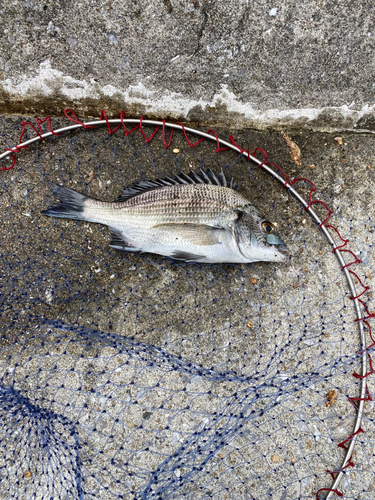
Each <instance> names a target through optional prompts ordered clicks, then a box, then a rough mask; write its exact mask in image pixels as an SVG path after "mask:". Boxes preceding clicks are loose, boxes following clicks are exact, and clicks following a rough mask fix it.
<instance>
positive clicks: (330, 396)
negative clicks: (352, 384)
mask: <svg viewBox="0 0 375 500" xmlns="http://www.w3.org/2000/svg"><path fill="white" fill-rule="evenodd" d="M326 400H327V401H326V407H327V408H330V407H331V406H332V405H333V404H335V403H336V401H337V392H336V391H334V390H333V389H332V390H331V391H328V392H327V394H326Z"/></svg>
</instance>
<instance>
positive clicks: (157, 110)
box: [0, 59, 375, 133]
mask: <svg viewBox="0 0 375 500" xmlns="http://www.w3.org/2000/svg"><path fill="white" fill-rule="evenodd" d="M67 107H71V108H73V109H74V111H75V112H76V113H77V114H78V115H79V116H80V117H82V118H84V117H98V116H99V114H100V110H101V109H103V108H104V109H105V110H106V111H107V113H108V116H113V117H117V116H118V113H119V111H120V110H121V109H124V111H125V112H126V114H127V115H128V116H141V115H145V116H147V117H148V118H151V119H154V118H159V119H160V118H165V119H167V120H173V121H178V120H180V121H184V122H189V123H193V124H200V125H206V124H207V125H210V126H225V127H228V128H231V129H241V128H254V129H260V130H262V129H263V130H264V129H271V128H272V129H276V130H284V129H308V130H312V131H320V132H330V133H334V132H343V131H350V132H362V133H375V105H372V106H371V105H368V104H366V105H364V106H362V107H361V108H360V109H358V107H356V106H355V104H354V103H351V104H349V105H347V104H345V105H342V106H336V107H324V108H304V109H283V110H281V109H268V110H266V111H260V110H257V109H255V108H254V107H253V106H252V105H251V104H249V103H244V102H241V101H240V100H238V98H237V97H236V95H235V94H234V93H233V92H231V91H230V90H229V89H228V86H227V85H221V88H220V91H219V92H217V93H216V94H215V95H214V97H213V99H212V100H211V101H207V100H204V99H201V98H198V99H191V98H189V97H186V96H184V95H182V94H179V93H175V92H169V91H167V92H166V91H165V90H155V89H149V88H147V87H146V86H145V85H144V84H143V83H139V84H138V85H136V86H128V87H127V88H126V89H119V88H116V87H114V86H113V85H105V86H100V85H99V84H98V83H97V82H96V81H95V80H90V81H88V80H77V79H75V78H73V77H71V76H69V75H66V74H63V73H62V72H61V71H59V70H57V69H55V68H53V67H52V65H51V62H50V60H49V59H47V60H46V61H44V62H42V63H41V64H40V66H39V69H38V72H37V74H36V75H34V76H32V77H30V76H26V75H25V76H24V77H23V78H21V79H20V81H19V82H18V83H15V82H14V81H12V80H11V79H6V80H4V81H2V82H0V113H3V114H39V115H47V114H48V115H57V116H58V115H61V114H62V112H63V110H64V109H65V108H67Z"/></svg>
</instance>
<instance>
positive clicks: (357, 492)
mask: <svg viewBox="0 0 375 500" xmlns="http://www.w3.org/2000/svg"><path fill="white" fill-rule="evenodd" d="M21 119H22V118H21V117H2V118H1V120H0V124H1V131H2V133H1V134H0V140H1V148H2V149H5V148H6V147H9V146H12V145H13V144H14V143H15V141H16V139H17V137H18V134H19V126H17V125H18V124H19V122H20V120H21ZM30 119H31V120H32V118H30ZM63 122H64V121H63V120H61V121H59V122H57V121H56V122H55V123H63ZM65 122H66V120H65ZM149 132H150V130H148V129H146V133H149ZM218 133H219V136H220V137H223V138H226V137H227V136H228V133H229V130H227V129H221V130H219V131H218ZM236 139H237V142H238V143H240V144H241V145H243V146H244V147H245V146H246V147H249V149H250V150H252V149H254V148H255V147H256V146H261V147H262V148H264V149H265V150H267V151H268V152H269V154H270V156H271V158H272V160H273V161H275V162H276V163H278V164H279V165H280V166H282V167H283V168H284V169H285V170H286V171H287V172H289V173H290V174H291V176H292V178H293V177H296V176H298V177H307V178H309V179H311V180H312V181H313V182H315V184H316V186H317V193H318V196H319V198H321V199H323V200H324V201H325V202H326V203H327V204H329V206H331V207H333V209H334V210H335V214H334V216H333V218H332V222H333V223H334V224H335V225H336V226H337V227H338V229H339V230H340V232H341V234H342V235H343V237H345V238H349V239H350V240H351V243H350V247H349V248H350V249H351V250H352V251H353V252H356V254H357V255H358V256H359V257H360V259H361V260H362V261H363V264H361V265H360V266H356V267H355V268H353V269H355V271H356V272H357V273H358V275H359V276H360V277H361V278H363V280H364V283H365V284H366V285H368V286H370V287H371V290H370V293H369V294H367V296H366V301H367V303H368V306H369V310H373V309H375V305H374V298H373V296H372V295H371V294H372V288H373V276H374V273H375V269H374V255H373V252H372V248H373V245H374V234H375V233H374V228H375V207H374V197H373V192H374V188H375V177H374V175H375V173H374V171H375V155H374V142H375V137H374V136H373V135H371V134H353V133H346V134H342V136H341V139H342V140H340V139H338V138H337V136H336V134H323V133H317V132H315V133H311V132H308V131H301V132H300V133H295V134H291V139H292V140H293V141H294V142H295V143H296V144H297V145H298V146H299V148H300V151H301V157H300V163H301V164H300V165H297V164H296V163H294V162H292V160H291V156H290V148H289V147H288V146H287V144H286V141H285V139H284V137H283V134H281V133H280V132H278V131H252V130H242V131H239V132H238V134H236ZM172 148H175V149H178V150H179V152H178V153H173V152H172V151H171V150H169V151H168V152H165V150H164V147H163V145H162V142H161V137H160V134H159V135H157V136H156V137H155V140H153V141H152V142H151V143H150V144H149V146H148V147H146V146H145V144H144V141H143V139H142V137H141V136H140V134H139V133H136V134H134V135H131V136H130V137H129V140H127V139H125V138H124V137H123V134H122V133H121V132H117V133H116V134H114V135H113V136H112V137H111V138H109V137H108V135H107V132H106V129H105V128H102V129H101V130H89V131H87V132H83V133H70V134H65V135H63V136H61V137H60V138H57V139H55V140H54V141H53V142H52V143H44V144H40V145H38V146H35V147H32V148H30V149H29V150H27V151H26V150H25V151H22V152H21V153H20V154H19V155H18V156H17V160H18V162H17V166H16V167H15V168H14V169H13V170H9V171H7V172H2V173H0V183H1V184H0V189H1V191H0V193H1V195H0V211H1V212H0V213H1V217H2V219H1V225H0V242H1V243H0V252H1V267H2V276H3V278H2V281H1V283H2V287H3V307H2V311H1V316H2V317H1V320H2V322H1V325H2V339H1V347H0V370H1V377H2V383H3V385H6V386H11V387H14V388H15V389H16V390H17V391H19V392H20V394H21V395H23V396H24V397H26V398H28V399H29V400H30V401H31V402H32V403H33V404H35V405H37V406H38V407H41V408H44V409H46V410H48V411H51V412H52V415H55V417H54V418H55V419H57V418H61V417H62V416H63V417H64V418H67V419H68V420H69V422H73V423H74V425H76V426H77V427H76V428H77V432H78V436H79V442H80V446H81V449H80V453H81V459H82V470H83V477H84V478H85V483H83V484H84V486H83V487H84V489H85V491H86V492H88V491H90V492H91V493H90V494H91V498H95V499H103V500H107V499H112V498H116V495H117V494H122V495H124V498H126V500H133V499H136V498H139V495H140V492H142V491H144V489H145V488H146V486H147V483H148V481H149V480H150V471H159V472H158V474H159V476H158V477H159V480H160V479H162V478H166V477H168V473H167V472H166V471H164V472H163V466H162V464H163V462H164V460H165V458H166V457H168V456H170V455H172V454H173V453H177V452H178V450H179V449H180V447H181V446H184V447H185V451H184V453H182V456H185V457H186V455H187V453H188V452H189V451H190V452H192V453H193V456H194V457H195V465H196V466H197V467H199V466H200V465H201V464H202V456H203V455H201V454H199V453H197V448H196V445H195V441H194V440H195V439H196V435H197V432H199V431H201V430H202V429H206V433H205V436H206V437H208V438H209V437H210V436H211V437H212V436H214V435H215V431H216V432H218V433H220V432H223V443H222V445H221V447H220V449H219V450H217V452H216V453H215V455H214V456H213V457H212V458H211V459H210V460H209V461H208V462H207V463H206V464H205V465H204V466H202V470H200V472H199V473H196V474H193V476H192V477H190V478H189V477H188V476H187V475H186V474H187V472H188V471H189V470H190V469H189V467H190V466H189V467H187V466H186V464H185V465H184V463H183V462H181V465H180V466H179V462H178V460H177V459H175V460H176V461H175V472H174V474H172V475H170V476H171V477H170V479H175V480H176V481H178V480H179V478H182V480H183V484H184V489H180V490H178V491H175V492H174V493H172V497H171V498H176V499H181V500H182V499H189V500H190V499H191V498H199V499H205V500H206V499H207V500H208V499H209V498H214V499H215V500H224V499H229V498H231V499H232V498H233V499H236V500H237V499H241V500H249V498H256V499H258V498H259V499H260V498H265V496H266V495H272V498H275V499H280V500H294V499H297V498H298V499H300V498H306V499H310V498H315V493H316V491H317V489H318V488H320V487H329V486H330V485H331V481H330V476H329V475H328V474H327V473H326V472H325V471H326V469H329V470H337V468H338V467H339V466H340V463H341V460H342V458H343V454H344V453H343V450H342V449H340V448H338V447H337V444H338V443H340V442H341V441H343V440H344V439H346V438H347V437H348V436H349V435H350V433H351V431H352V428H353V425H354V419H355V411H354V408H353V407H352V405H351V404H350V403H349V402H348V399H347V398H348V396H352V397H353V396H354V397H356V396H358V394H359V382H358V381H356V379H354V378H353V377H352V372H353V371H354V370H356V369H357V370H358V369H359V368H358V366H356V363H355V362H354V364H353V356H354V357H355V353H356V352H357V351H358V348H359V335H358V325H357V324H356V323H354V321H353V319H354V312H353V306H352V302H351V301H350V300H349V297H348V288H347V285H346V283H345V281H344V280H343V277H342V272H341V271H340V268H339V266H338V265H337V262H336V261H335V258H334V256H333V255H332V252H331V248H330V246H329V245H328V244H327V242H326V240H325V239H324V237H323V236H322V235H321V233H320V232H319V229H318V228H317V226H316V225H315V224H314V223H313V222H312V221H311V220H310V219H309V217H307V216H306V214H305V212H304V211H303V209H302V208H301V207H300V206H299V205H298V204H297V203H296V202H295V201H294V200H293V199H292V198H291V197H290V196H288V194H287V193H286V192H285V191H284V190H283V189H282V187H281V186H280V185H279V184H278V183H276V182H275V181H271V180H270V178H269V176H268V175H266V174H265V173H262V172H261V171H259V170H258V169H256V168H255V169H252V170H249V166H248V165H247V164H246V163H245V162H244V161H243V160H242V159H239V158H238V157H237V155H235V154H234V153H231V152H224V153H221V154H220V155H219V156H218V155H215V154H214V152H213V150H214V147H213V146H212V145H208V144H206V143H203V144H202V145H201V146H200V147H198V148H197V149H195V148H194V149H190V148H189V147H188V146H187V145H186V142H185V141H184V140H183V139H182V137H181V136H180V135H179V134H175V137H174V141H173V144H172ZM202 161H203V164H204V166H206V167H208V166H210V167H211V168H213V169H214V170H219V169H220V167H221V166H222V165H224V166H227V167H228V169H229V172H230V173H231V174H232V175H233V177H234V179H235V180H236V183H237V184H238V188H239V190H240V191H241V192H242V193H243V194H245V195H246V196H247V197H248V198H249V199H250V200H251V201H252V202H253V203H254V204H255V205H256V206H258V207H259V208H260V209H261V210H262V211H263V212H264V213H266V214H267V215H269V217H270V218H272V219H273V220H275V221H277V222H278V223H279V227H280V232H281V234H282V237H283V239H284V240H285V241H286V243H287V245H288V246H289V247H290V250H291V254H292V257H291V260H290V262H288V263H287V264H285V265H275V266H272V265H269V264H266V263H256V264H253V265H249V266H229V265H224V266H203V267H202V266H196V265H194V264H189V265H186V264H185V265H176V264H173V263H171V262H170V261H167V260H164V261H160V260H159V259H157V258H155V257H153V256H151V255H146V256H138V255H128V254H124V253H121V252H117V251H115V250H113V249H110V248H109V247H108V233H107V232H106V230H105V229H104V228H101V227H100V226H98V225H94V224H89V223H84V224H82V223H76V222H75V221H69V220H56V221H53V220H51V219H49V218H44V217H42V216H41V215H40V211H41V209H43V208H45V207H46V206H47V205H48V204H49V203H50V202H51V197H50V192H49V188H48V181H50V180H54V181H59V182H64V183H66V184H67V185H69V186H71V187H75V188H76V189H77V190H80V191H84V190H87V193H88V194H90V195H92V196H96V197H98V198H100V199H108V200H112V199H114V198H115V197H116V196H117V195H118V194H119V192H120V190H121V186H122V185H124V184H130V183H131V182H133V181H135V180H137V179H139V178H140V176H142V175H143V176H144V177H145V178H154V177H155V176H156V175H160V174H171V173H173V172H175V171H178V170H180V169H181V170H187V169H189V168H191V167H192V168H197V167H198V166H199V165H201V164H202ZM306 188H307V186H305V187H304V186H303V185H301V188H300V190H301V192H302V193H304V194H305V195H307V193H308V189H306ZM317 211H319V213H321V215H322V216H323V215H324V214H325V209H324V208H322V207H320V208H317ZM349 258H350V256H348V259H349ZM357 286H358V288H360V286H359V284H358V283H357ZM46 318H47V319H48V320H50V321H59V322H62V323H63V324H66V325H76V326H77V327H84V328H89V329H94V330H97V331H100V332H104V333H105V334H104V335H103V336H101V337H100V336H99V337H92V338H91V341H90V342H88V341H87V339H84V338H83V337H77V332H74V331H67V330H64V328H57V327H56V324H55V326H54V327H50V328H48V329H47V330H46V327H43V326H40V325H42V322H43V321H44V320H45V319H46ZM38 325H39V326H38ZM34 328H36V330H34ZM111 335H117V336H118V337H116V338H117V344H114V343H113V342H112V341H111V342H112V343H111V342H110V336H111ZM129 339H130V340H129ZM367 340H368V341H369V339H367ZM131 342H135V343H137V342H139V344H136V345H135V344H132V343H131ZM144 345H146V346H148V348H149V349H150V347H151V346H152V347H154V348H155V349H160V351H157V350H155V351H148V353H146V351H142V349H141V347H140V346H144ZM121 346H122V348H121ZM151 361H153V363H151ZM343 361H345V363H344V364H342V362H343ZM194 365H197V366H200V370H201V371H200V375H198V372H196V371H194V369H195V368H194ZM317 366H320V369H319V370H318V371H316V368H317ZM177 367H178V368H177ZM205 370H207V371H205ZM230 372H231V373H230ZM220 373H222V374H225V376H224V378H220V377H218V374H220ZM215 374H216V377H218V378H216V379H215V376H214V375H215ZM236 376H237V377H242V378H241V379H236V378H235V377H236ZM294 376H297V377H299V378H297V379H293V377H294ZM231 377H234V378H231ZM367 381H368V388H369V390H370V392H371V394H374V392H373V391H374V389H375V384H374V382H373V376H370V377H368V379H367ZM276 382H277V385H279V386H281V385H282V384H285V389H284V391H282V392H281V394H280V398H278V399H276V397H275V395H273V396H272V394H273V393H272V390H271V389H270V388H269V387H268V386H267V384H270V383H276ZM255 387H258V391H259V392H258V395H259V397H258V400H257V401H256V400H254V401H252V398H253V397H254V394H255ZM330 390H334V391H335V398H334V399H335V400H334V401H333V400H329V399H327V397H328V396H327V394H328V392H329V391H330ZM267 391H270V392H271V396H269V395H268V396H267ZM251 401H252V404H249V403H250V402H251ZM327 402H328V403H329V404H327ZM331 403H332V404H331ZM228 404H229V405H228ZM227 406H228V408H229V410H227V409H226V408H227ZM263 410H265V411H264V412H263ZM22 411H23V410H22V407H20V410H19V412H20V413H21V414H22ZM373 411H374V406H373V402H368V403H366V406H365V419H364V422H363V425H362V427H363V429H364V430H365V431H366V432H365V434H361V435H360V436H359V443H358V444H357V446H356V449H355V454H354V455H353V460H354V462H355V463H356V464H357V465H356V467H355V468H350V469H349V470H348V472H347V474H345V478H344V481H343V483H342V484H341V485H340V491H343V492H344V494H345V496H346V497H347V498H352V499H363V500H365V499H366V500H367V499H369V498H373V495H374V489H375V484H374V481H373V473H374V468H375V463H374V452H373V450H374V447H375V445H374V439H373V435H374V423H373ZM241 412H244V416H243V417H241V418H242V421H241V422H242V424H241V425H242V426H241V429H239V430H238V432H236V433H232V431H233V429H234V418H236V416H237V415H238V414H240V413H241ZM229 413H230V414H229ZM52 420H53V419H52ZM12 422H13V421H12V420H11V421H10V422H9V425H10V424H12ZM214 422H215V425H214ZM43 425H44V424H43ZM59 425H61V424H60V423H59V422H57V423H56V424H55V426H56V429H58V430H59V432H61V433H62V434H61V436H62V438H64V439H65V440H66V442H67V443H69V444H71V443H72V441H73V438H72V435H70V434H69V432H70V428H69V427H67V426H65V428H64V426H62V427H59ZM17 429H18V428H17V427H16V430H17ZM61 429H62V430H61ZM2 431H3V429H2V428H0V433H1V432H2ZM17 435H19V434H17ZM21 436H22V433H21ZM59 436H60V434H59ZM0 437H2V438H3V435H1V436H0ZM215 439H217V438H215ZM2 442H4V441H2ZM6 443H7V444H6V454H4V458H3V462H2V463H1V464H2V465H4V464H6V466H7V467H6V469H5V470H6V472H7V474H8V478H9V482H7V481H4V480H3V481H2V486H1V488H2V489H0V495H2V496H0V498H2V499H3V498H4V499H6V498H8V497H9V488H10V487H9V484H10V483H12V480H14V479H18V480H19V483H18V486H17V487H18V488H21V486H22V487H23V488H25V489H24V491H25V498H27V494H29V495H30V494H31V492H32V486H28V484H31V482H29V483H27V481H26V480H25V477H26V479H29V478H30V477H33V478H35V477H37V478H38V479H37V480H38V482H39V484H41V485H44V486H45V485H46V484H50V483H48V482H47V480H46V477H47V475H48V474H47V472H49V473H50V474H52V476H53V477H55V478H56V471H55V472H53V471H52V470H50V471H47V472H46V470H43V468H42V466H41V465H40V464H41V462H40V460H39V461H36V460H35V459H33V457H35V455H33V454H32V452H30V454H29V455H26V457H25V456H24V455H22V454H20V455H17V454H16V453H15V452H14V447H12V441H7V442H6ZM201 446H202V447H203V448H204V443H203V441H202V442H201ZM54 449H56V447H55V448H54ZM57 449H59V448H58V447H57ZM59 453H60V454H59ZM112 459H113V460H114V462H113V461H111V460H112ZM28 460H29V462H28ZM35 462H36V463H35ZM28 463H32V464H33V466H32V467H31V469H30V467H29V469H27V464H28ZM54 463H55V464H57V465H56V467H57V470H58V469H59V467H58V464H60V463H61V464H62V463H65V462H64V457H63V455H62V454H61V452H57V453H56V458H55V462H54ZM101 467H105V469H104V470H103V469H101ZM165 467H167V469H168V467H169V464H168V466H165ZM71 468H72V467H71V465H69V466H68V467H66V468H65V469H64V470H65V471H66V473H65V479H64V476H61V477H60V476H59V479H56V484H57V486H56V488H57V490H55V491H53V492H52V493H51V496H52V498H59V496H60V497H61V495H62V493H61V491H63V490H64V488H68V487H69V482H67V479H66V478H67V477H68V476H69V473H70V472H71ZM28 472H29V473H30V474H31V476H29V475H28ZM25 475H26V476H25ZM117 480H119V481H120V483H117V482H116V481H117ZM59 481H60V482H59ZM64 481H65V482H64ZM13 484H15V483H13ZM20 485H21V486H20ZM153 487H154V488H155V491H158V490H157V488H158V487H160V483H159V486H158V485H157V484H156V483H154V485H153ZM12 491H16V490H12ZM39 491H42V489H40V490H39ZM57 491H58V492H59V493H57ZM7 495H8V496H7ZM40 495H41V493H40ZM87 495H89V494H88V493H87ZM88 497H89V498H90V496H88ZM40 498H43V497H42V496H40Z"/></svg>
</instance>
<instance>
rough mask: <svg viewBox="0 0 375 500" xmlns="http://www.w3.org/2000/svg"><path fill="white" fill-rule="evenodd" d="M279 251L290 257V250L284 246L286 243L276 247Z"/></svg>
mask: <svg viewBox="0 0 375 500" xmlns="http://www.w3.org/2000/svg"><path fill="white" fill-rule="evenodd" d="M275 246H276V248H277V250H278V251H279V252H280V253H281V254H282V255H283V256H284V257H288V255H289V250H288V248H287V247H286V246H285V245H284V243H281V244H280V245H275Z"/></svg>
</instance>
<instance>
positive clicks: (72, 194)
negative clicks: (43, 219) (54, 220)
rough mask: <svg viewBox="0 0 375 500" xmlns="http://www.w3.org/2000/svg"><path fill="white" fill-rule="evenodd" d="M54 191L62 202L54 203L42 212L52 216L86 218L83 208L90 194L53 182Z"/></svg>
mask: <svg viewBox="0 0 375 500" xmlns="http://www.w3.org/2000/svg"><path fill="white" fill-rule="evenodd" d="M51 188H52V193H53V195H54V196H56V198H58V199H59V200H60V203H57V204H56V205H52V206H51V207H49V208H47V210H44V211H43V212H42V214H43V215H49V216H51V217H64V218H66V219H77V220H84V217H83V209H84V203H85V201H86V200H88V199H90V198H89V197H88V196H85V195H83V194H80V193H77V192H76V191H73V189H69V188H67V187H65V186H58V185H57V184H53V183H52V184H51Z"/></svg>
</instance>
